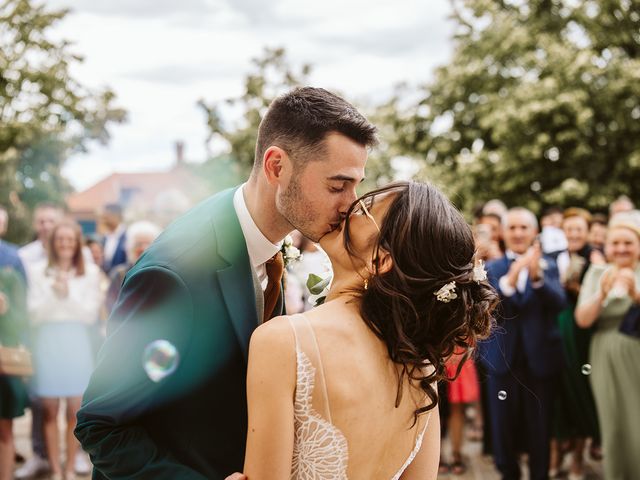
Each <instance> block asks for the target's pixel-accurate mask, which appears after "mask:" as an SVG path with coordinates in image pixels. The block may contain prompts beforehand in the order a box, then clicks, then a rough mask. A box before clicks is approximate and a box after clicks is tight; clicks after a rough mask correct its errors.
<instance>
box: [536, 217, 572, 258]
mask: <svg viewBox="0 0 640 480" xmlns="http://www.w3.org/2000/svg"><path fill="white" fill-rule="evenodd" d="M562 218H563V217H562V209H561V208H560V207H549V208H547V209H546V210H545V211H544V212H543V213H542V217H541V218H540V225H542V232H541V233H540V244H541V246H542V252H543V253H545V254H546V255H550V256H551V257H553V258H554V259H557V258H558V255H559V254H560V253H561V252H564V251H566V250H567V237H565V235H564V232H563V231H562ZM559 267H560V266H559Z"/></svg>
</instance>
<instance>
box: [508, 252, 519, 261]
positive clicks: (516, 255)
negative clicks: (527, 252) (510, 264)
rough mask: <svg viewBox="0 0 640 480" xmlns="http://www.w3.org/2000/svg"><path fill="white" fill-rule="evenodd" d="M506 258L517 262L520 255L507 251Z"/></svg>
mask: <svg viewBox="0 0 640 480" xmlns="http://www.w3.org/2000/svg"><path fill="white" fill-rule="evenodd" d="M504 255H505V257H507V258H508V259H509V260H515V259H517V258H518V257H519V256H520V254H519V253H516V252H514V251H513V250H507V251H506V252H504Z"/></svg>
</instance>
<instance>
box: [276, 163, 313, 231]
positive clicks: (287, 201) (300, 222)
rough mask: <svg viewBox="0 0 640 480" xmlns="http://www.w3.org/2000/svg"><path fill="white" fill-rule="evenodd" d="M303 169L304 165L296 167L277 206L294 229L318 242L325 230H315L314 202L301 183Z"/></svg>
mask: <svg viewBox="0 0 640 480" xmlns="http://www.w3.org/2000/svg"><path fill="white" fill-rule="evenodd" d="M303 169H304V167H302V168H301V167H300V166H297V167H295V170H294V173H293V175H292V176H291V180H290V181H289V185H287V188H286V189H285V191H284V192H283V193H282V195H280V196H279V197H278V198H276V206H277V208H278V210H279V211H280V214H281V215H282V216H283V217H284V218H285V219H286V220H287V222H289V224H290V225H291V227H292V229H295V230H298V231H299V232H300V233H302V234H303V235H304V236H305V237H307V238H308V239H309V240H311V241H313V242H317V241H318V240H319V239H320V237H321V236H322V235H323V234H324V233H325V232H315V231H314V220H315V215H314V211H313V208H309V207H310V205H312V202H311V201H310V199H308V198H307V197H306V196H305V194H304V189H303V188H302V185H301V179H302V171H303Z"/></svg>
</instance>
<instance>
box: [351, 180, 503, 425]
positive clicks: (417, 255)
mask: <svg viewBox="0 0 640 480" xmlns="http://www.w3.org/2000/svg"><path fill="white" fill-rule="evenodd" d="M385 193H393V194H394V197H393V199H392V200H391V204H390V206H389V210H388V211H387V213H386V215H385V216H384V219H383V221H382V223H381V224H380V225H379V227H380V234H379V235H378V236H377V237H374V238H373V241H374V242H375V243H374V248H373V258H372V262H373V265H374V268H375V269H377V266H378V263H379V262H378V258H379V254H380V251H381V250H384V251H386V252H388V253H389V254H390V255H391V259H392V260H393V262H392V266H391V268H390V269H389V270H388V271H386V272H377V271H376V272H374V274H373V275H372V276H371V278H369V279H368V287H367V288H366V289H364V288H363V289H362V291H361V292H360V293H361V304H360V313H361V315H362V317H363V319H364V321H365V323H366V324H367V325H368V326H369V328H370V329H371V330H372V331H373V332H374V333H375V334H376V335H377V336H378V337H379V338H380V339H381V340H383V341H384V342H385V344H386V346H387V349H388V352H389V356H390V357H391V360H392V361H393V362H395V363H396V364H398V365H400V366H401V368H400V370H399V372H400V373H399V378H398V393H397V396H396V407H397V406H398V405H399V404H400V401H401V399H402V386H403V381H404V379H405V376H407V377H408V378H410V379H412V380H413V381H417V382H419V385H420V387H421V388H422V390H424V392H425V393H426V394H427V396H428V397H429V399H430V403H429V404H428V405H426V406H424V407H421V408H418V409H417V410H416V411H415V413H414V420H417V418H418V415H420V414H421V413H424V412H427V411H429V410H431V409H433V408H434V407H435V406H436V405H437V404H438V392H437V388H434V387H433V385H432V383H433V382H438V381H442V380H453V379H454V378H455V377H456V376H457V374H458V373H459V372H460V368H461V367H462V364H463V362H464V361H466V360H467V358H468V357H469V355H470V352H471V350H472V348H473V347H474V346H475V345H476V343H477V341H478V340H479V339H482V338H486V337H487V336H488V335H489V333H490V330H491V326H492V324H493V323H494V320H493V316H492V312H493V310H494V308H495V307H496V305H497V302H498V295H497V294H496V292H495V290H494V289H493V288H492V287H491V285H489V283H488V282H487V281H486V280H485V281H481V282H476V281H474V280H473V279H472V275H473V268H474V258H475V245H474V240H473V235H472V233H471V228H470V227H469V225H468V224H467V222H466V221H465V219H464V217H463V216H462V215H461V214H460V212H459V211H458V210H457V209H456V208H455V207H454V206H453V205H452V204H451V202H450V201H449V199H447V197H446V196H444V195H443V194H442V193H441V192H440V191H439V190H438V189H437V188H436V187H435V186H433V185H431V184H429V183H418V182H396V183H392V184H390V185H387V186H385V187H382V188H379V189H377V190H373V191H371V192H368V193H366V194H365V195H363V196H362V197H360V199H358V200H356V202H354V204H353V205H352V206H351V208H350V209H349V211H348V213H347V217H346V220H345V227H344V228H345V232H344V244H345V248H346V250H347V251H348V252H349V254H350V255H351V256H352V258H358V257H357V253H356V252H355V251H354V249H353V247H352V244H351V238H350V235H349V232H350V229H349V218H350V216H351V213H352V211H353V209H354V208H356V207H357V206H358V205H359V201H360V200H362V201H363V202H365V204H366V203H367V200H368V199H372V200H373V198H372V197H376V196H379V195H381V194H385ZM361 260H364V259H361ZM449 282H455V288H456V290H455V292H456V294H457V298H455V299H452V300H451V301H449V302H448V303H444V302H442V301H439V300H437V298H436V295H434V293H435V292H437V291H438V290H439V289H440V288H441V287H442V286H444V285H445V284H447V283H449ZM454 352H455V353H461V352H464V355H463V357H462V360H461V361H460V363H459V365H458V371H457V372H456V375H455V376H454V377H453V378H449V377H447V374H446V370H445V363H446V361H447V359H449V357H451V355H452V354H453V353H454ZM425 365H432V366H433V367H434V368H433V369H430V368H429V369H424V368H423V367H425ZM425 370H427V372H426V373H425Z"/></svg>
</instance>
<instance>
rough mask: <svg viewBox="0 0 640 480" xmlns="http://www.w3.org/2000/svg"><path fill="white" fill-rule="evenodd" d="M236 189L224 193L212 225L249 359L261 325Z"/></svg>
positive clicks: (228, 300) (227, 296) (227, 295)
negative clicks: (235, 199) (251, 343)
mask: <svg viewBox="0 0 640 480" xmlns="http://www.w3.org/2000/svg"><path fill="white" fill-rule="evenodd" d="M235 190H236V189H233V190H229V191H227V192H225V193H224V194H223V196H222V198H221V199H220V202H219V204H218V205H219V208H217V209H216V211H214V212H213V213H212V223H213V226H214V230H215V235H216V240H217V250H218V255H220V256H221V257H222V258H223V259H224V260H226V261H227V263H228V265H227V266H226V267H223V268H221V269H219V270H218V280H219V282H220V289H221V290H222V295H223V297H224V302H225V305H226V307H227V311H228V312H229V316H230V317H231V323H232V324H233V328H234V330H235V333H236V336H237V338H238V342H239V343H240V348H241V349H242V352H243V354H244V357H245V360H247V357H248V353H249V352H248V350H249V338H250V337H251V334H252V333H253V330H254V329H255V328H256V326H257V325H258V316H257V313H256V311H257V310H256V298H255V295H256V292H255V289H254V282H253V272H252V269H251V264H250V262H249V253H248V252H247V245H246V241H245V238H244V235H243V234H242V229H241V228H240V222H239V221H238V217H237V215H236V211H235V208H234V207H233V195H234V193H235Z"/></svg>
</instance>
